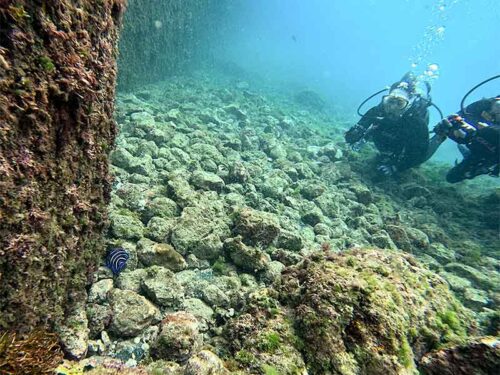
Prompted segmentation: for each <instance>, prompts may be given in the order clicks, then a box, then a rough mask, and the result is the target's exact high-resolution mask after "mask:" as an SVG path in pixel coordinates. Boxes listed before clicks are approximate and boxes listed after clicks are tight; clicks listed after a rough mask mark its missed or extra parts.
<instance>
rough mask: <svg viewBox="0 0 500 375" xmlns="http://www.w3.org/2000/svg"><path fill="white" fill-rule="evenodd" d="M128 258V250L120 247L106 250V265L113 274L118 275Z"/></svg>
mask: <svg viewBox="0 0 500 375" xmlns="http://www.w3.org/2000/svg"><path fill="white" fill-rule="evenodd" d="M128 258H129V254H128V252H127V251H126V250H125V249H123V248H121V247H115V248H114V249H111V250H109V251H108V255H107V256H106V267H108V268H109V269H110V270H111V271H112V272H113V274H114V275H118V274H119V273H120V272H122V271H123V269H124V268H125V267H126V266H127V260H128Z"/></svg>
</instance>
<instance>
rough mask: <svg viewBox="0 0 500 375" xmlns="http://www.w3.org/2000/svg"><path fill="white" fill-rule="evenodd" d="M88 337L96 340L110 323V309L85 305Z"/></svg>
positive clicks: (106, 306) (96, 305)
mask: <svg viewBox="0 0 500 375" xmlns="http://www.w3.org/2000/svg"><path fill="white" fill-rule="evenodd" d="M86 312H87V319H88V327H89V329H90V332H89V337H91V338H97V337H99V335H100V334H101V331H103V330H104V329H106V327H107V326H108V325H109V323H110V322H111V314H112V312H111V308H110V307H109V306H108V305H99V304H87V306H86Z"/></svg>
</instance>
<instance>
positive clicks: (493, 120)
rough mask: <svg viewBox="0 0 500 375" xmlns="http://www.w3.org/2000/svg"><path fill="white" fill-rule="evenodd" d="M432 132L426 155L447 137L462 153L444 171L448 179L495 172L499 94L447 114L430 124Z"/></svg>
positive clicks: (499, 160)
mask: <svg viewBox="0 0 500 375" xmlns="http://www.w3.org/2000/svg"><path fill="white" fill-rule="evenodd" d="M476 87H477V86H476ZM469 93H470V92H469ZM464 99H465V98H464ZM462 102H463V101H462ZM434 133H436V134H435V135H434V136H433V137H432V139H431V141H430V147H429V152H428V158H429V157H430V156H432V154H433V153H434V152H435V151H436V150H437V148H438V147H439V145H440V144H441V143H443V142H444V141H445V140H446V139H447V138H450V139H451V140H453V141H455V142H456V143H458V148H459V150H460V152H461V153H462V155H463V157H464V158H463V160H462V161H461V162H460V163H458V164H457V165H455V166H454V167H453V168H452V169H451V170H450V171H449V172H448V174H447V175H446V180H447V181H448V182H450V183H455V182H459V181H462V180H465V179H472V178H474V177H476V176H479V175H482V174H489V175H492V176H498V174H499V165H500V149H499V142H500V95H497V96H496V97H494V98H489V99H481V100H479V101H477V102H474V103H472V104H470V105H468V106H467V107H466V108H464V109H463V110H461V111H459V112H458V113H457V114H454V115H451V116H448V118H446V119H443V120H442V121H441V122H439V123H438V124H437V125H436V126H435V127H434Z"/></svg>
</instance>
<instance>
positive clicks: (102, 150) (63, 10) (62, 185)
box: [0, 0, 125, 331]
mask: <svg viewBox="0 0 500 375" xmlns="http://www.w3.org/2000/svg"><path fill="white" fill-rule="evenodd" d="M42 5H43V6H42ZM124 8H125V1H124V0H109V1H99V2H95V1H88V0H83V1H78V2H74V1H68V0H61V1H46V2H43V4H42V3H41V2H33V1H26V0H19V1H2V2H1V3H0V24H1V25H2V27H1V29H0V76H1V79H0V123H1V126H0V128H1V130H0V145H1V151H0V185H1V186H0V218H1V219H0V233H1V235H0V295H1V296H2V298H0V316H1V318H0V326H1V327H2V328H4V329H6V328H8V329H15V330H22V331H29V330H30V329H32V328H33V327H34V326H37V325H46V326H50V325H53V324H54V323H57V322H60V321H62V320H63V319H64V316H63V315H64V311H65V309H66V310H71V307H72V304H73V303H74V302H75V301H73V300H72V299H71V298H70V296H71V295H72V293H73V292H74V291H78V290H82V289H83V288H84V287H85V283H86V280H87V278H89V277H90V275H91V273H92V271H93V270H95V269H96V268H97V262H98V260H99V259H100V256H101V255H102V252H103V251H104V246H103V241H102V234H103V230H104V229H105V226H106V222H107V220H106V204H107V202H108V200H109V194H110V190H111V189H110V183H109V181H110V179H109V175H108V154H109V152H110V150H111V148H112V147H113V144H114V139H115V133H116V127H115V121H114V118H113V112H114V98H115V90H114V88H115V78H116V69H115V57H116V52H117V51H116V48H115V43H116V41H117V38H118V31H119V26H120V23H121V16H122V13H123V11H124ZM96 41H98V42H96Z"/></svg>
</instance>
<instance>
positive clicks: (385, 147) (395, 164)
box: [345, 73, 431, 176]
mask: <svg viewBox="0 0 500 375" xmlns="http://www.w3.org/2000/svg"><path fill="white" fill-rule="evenodd" d="M383 91H384V90H383ZM372 97H373V95H372ZM370 98H371V97H370ZM370 98H369V99H370ZM367 100H368V99H367ZM365 102H366V101H365ZM365 102H363V104H364V103H365ZM430 105H431V100H430V98H429V97H423V96H422V95H420V94H419V93H417V91H416V79H415V77H414V75H413V74H412V73H407V74H405V76H404V77H403V78H402V79H401V80H400V81H398V82H396V83H394V84H393V85H392V86H391V88H390V90H389V94H388V95H385V96H384V97H383V98H382V101H381V103H380V104H378V105H377V106H375V107H373V108H371V109H370V110H368V112H367V113H366V114H364V115H362V118H361V119H360V120H359V122H358V123H357V124H356V125H354V126H353V127H352V128H351V129H349V130H348V131H347V132H346V133H345V140H346V142H347V143H348V144H350V145H352V146H353V148H356V147H357V146H358V145H360V144H362V143H363V142H365V141H373V143H374V144H375V147H376V148H377V150H378V151H379V153H380V154H379V157H378V166H377V170H378V172H379V173H381V174H383V175H387V176H390V175H393V174H395V173H397V172H402V171H404V170H406V169H409V168H412V167H415V166H417V165H419V164H421V163H422V162H424V161H425V160H426V155H427V149H428V146H429V130H428V125H429V111H428V107H429V106H430ZM358 113H359V111H358Z"/></svg>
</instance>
